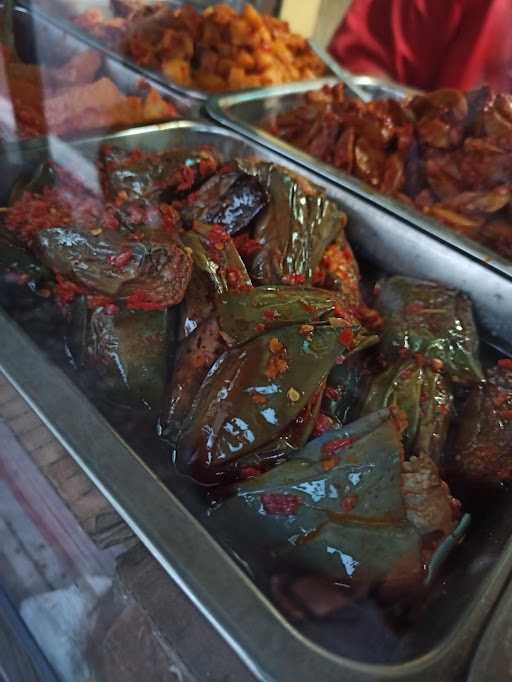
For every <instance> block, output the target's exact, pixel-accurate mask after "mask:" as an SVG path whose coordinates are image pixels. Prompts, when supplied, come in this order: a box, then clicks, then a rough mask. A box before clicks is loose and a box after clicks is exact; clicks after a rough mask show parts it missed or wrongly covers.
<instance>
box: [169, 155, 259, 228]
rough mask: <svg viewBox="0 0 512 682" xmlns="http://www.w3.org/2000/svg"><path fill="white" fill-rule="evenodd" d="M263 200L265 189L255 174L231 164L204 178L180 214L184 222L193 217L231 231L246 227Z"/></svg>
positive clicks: (192, 220)
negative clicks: (204, 180)
mask: <svg viewBox="0 0 512 682" xmlns="http://www.w3.org/2000/svg"><path fill="white" fill-rule="evenodd" d="M267 204H268V197H267V193H266V192H265V190H264V189H263V187H262V186H261V184H260V183H259V182H258V180H257V178H255V177H253V176H252V175H249V174H248V173H244V172H243V171H242V170H241V169H240V168H237V167H234V168H233V170H231V171H229V172H226V173H218V174H216V175H214V176H213V177H211V178H210V179H209V180H207V181H206V182H205V183H204V184H203V185H202V186H201V187H200V188H199V189H198V190H197V192H195V193H194V197H193V203H192V204H191V205H189V206H187V207H185V208H184V210H183V211H182V213H181V217H182V220H183V221H184V223H185V224H186V225H189V226H190V225H192V223H193V222H194V221H195V220H197V221H199V222H201V223H207V224H219V225H222V226H223V228H224V229H225V230H226V232H227V233H228V234H230V235H234V234H237V233H238V232H241V231H242V230H244V229H245V228H247V227H248V226H249V224H250V222H251V221H252V219H253V218H254V217H255V216H256V215H258V213H259V212H260V211H261V210H262V209H263V208H264V207H265V206H266V205H267Z"/></svg>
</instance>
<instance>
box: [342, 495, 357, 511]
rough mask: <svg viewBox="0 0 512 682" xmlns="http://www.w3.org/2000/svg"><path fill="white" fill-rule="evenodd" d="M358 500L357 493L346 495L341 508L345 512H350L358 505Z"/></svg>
mask: <svg viewBox="0 0 512 682" xmlns="http://www.w3.org/2000/svg"><path fill="white" fill-rule="evenodd" d="M357 502H358V497H357V495H348V496H347V497H344V498H343V499H342V501H341V503H340V506H341V509H342V510H343V511H344V512H345V514H348V513H350V512H351V511H352V510H353V509H354V507H355V506H356V505H357Z"/></svg>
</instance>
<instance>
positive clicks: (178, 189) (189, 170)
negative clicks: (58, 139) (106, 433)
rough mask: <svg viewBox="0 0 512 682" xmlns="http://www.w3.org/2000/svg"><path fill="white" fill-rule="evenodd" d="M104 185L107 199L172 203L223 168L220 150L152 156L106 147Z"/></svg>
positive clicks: (151, 154) (174, 151)
mask: <svg viewBox="0 0 512 682" xmlns="http://www.w3.org/2000/svg"><path fill="white" fill-rule="evenodd" d="M101 160H102V169H103V173H102V184H103V189H104V192H105V196H106V198H107V199H112V200H113V199H116V198H117V197H118V196H119V195H121V196H123V197H124V199H126V200H130V199H132V200H133V199H139V200H140V199H144V200H147V201H154V202H158V201H169V200H171V199H172V198H174V197H175V196H177V195H180V194H183V193H187V192H190V191H191V190H192V189H193V188H194V187H195V186H197V184H198V183H200V182H201V181H203V180H205V179H206V178H208V177H209V176H210V175H211V174H212V173H214V172H215V170H216V169H217V168H218V167H219V164H220V159H219V156H218V155H217V153H216V151H215V150H213V149H210V148H208V147H204V148H200V149H197V150H189V149H171V150H166V151H164V152H159V153H156V152H155V153H152V152H143V151H141V150H138V149H137V150H126V149H121V148H118V147H112V146H103V147H102V150H101Z"/></svg>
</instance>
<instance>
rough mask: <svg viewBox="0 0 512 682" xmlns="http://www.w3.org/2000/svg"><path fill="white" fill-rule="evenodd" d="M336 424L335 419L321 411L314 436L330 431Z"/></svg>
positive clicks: (314, 429) (316, 420) (316, 421)
mask: <svg viewBox="0 0 512 682" xmlns="http://www.w3.org/2000/svg"><path fill="white" fill-rule="evenodd" d="M333 426H334V419H333V418H332V417H329V416H327V415H326V414H322V413H320V414H319V415H318V417H317V418H316V419H315V426H314V428H313V435H314V436H321V435H322V434H323V433H326V432H327V431H330V430H331V429H332V427H333Z"/></svg>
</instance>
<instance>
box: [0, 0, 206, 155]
mask: <svg viewBox="0 0 512 682" xmlns="http://www.w3.org/2000/svg"><path fill="white" fill-rule="evenodd" d="M1 7H2V3H1V2H0V9H1ZM18 20H21V21H28V22H33V26H31V27H30V29H29V30H30V31H33V32H34V35H33V36H31V38H33V37H35V39H36V41H37V31H38V25H40V26H42V27H44V29H45V31H53V32H54V37H55V41H59V40H60V39H62V38H64V39H65V40H66V41H69V38H72V39H74V41H75V44H74V45H73V47H75V48H76V52H75V54H79V53H80V52H83V51H84V50H87V49H91V48H92V47H93V46H90V45H87V44H86V43H85V42H84V41H83V40H80V39H79V38H78V37H76V36H74V35H72V34H71V33H69V32H66V31H65V30H64V29H63V28H61V27H60V26H58V25H57V24H56V23H55V22H52V21H49V20H48V19H47V18H46V17H45V16H44V15H43V14H41V13H39V12H30V11H29V10H28V9H27V8H26V7H23V6H17V7H16V8H15V11H14V21H15V22H16V21H18ZM69 48H70V45H69V42H68V45H67V49H68V51H70V50H69ZM93 49H94V48H93ZM96 51H97V52H100V53H101V54H102V56H103V70H104V72H105V74H106V75H107V76H108V77H109V78H110V79H111V80H112V81H113V82H114V83H115V84H116V85H117V86H118V87H119V89H120V90H121V92H123V93H124V94H126V95H133V94H136V93H137V92H138V85H139V82H140V80H141V78H142V77H141V76H140V75H139V74H137V73H135V72H134V71H133V69H131V68H129V67H127V66H125V65H124V64H123V63H122V62H120V61H119V60H118V59H112V58H111V57H109V56H108V55H105V54H104V51H103V50H96ZM144 80H149V79H147V78H144ZM150 84H151V86H152V87H153V88H154V89H155V90H157V91H158V92H159V93H160V94H161V95H163V96H165V97H166V98H168V99H169V100H170V101H171V102H172V104H174V105H175V107H176V109H177V110H178V114H179V116H180V117H183V118H187V119H191V118H193V119H196V118H201V116H200V108H201V103H199V102H196V101H194V100H190V98H188V97H183V96H182V95H180V93H178V92H171V91H170V90H169V88H167V87H164V86H162V85H161V84H160V83H158V82H151V83H150ZM142 125H144V124H142ZM145 125H147V124H145ZM91 134H94V133H91V131H82V132H80V133H76V134H74V135H69V136H62V139H63V140H67V141H70V140H80V139H86V138H89V137H90V136H91ZM44 140H45V136H38V137H31V138H27V139H20V140H14V141H12V142H10V141H9V142H5V143H0V152H1V151H2V150H4V149H19V150H21V151H22V152H23V150H30V149H32V148H33V147H36V148H37V147H40V146H41V145H42V144H44Z"/></svg>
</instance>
